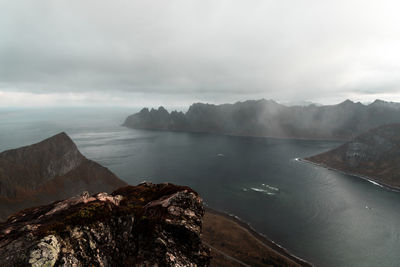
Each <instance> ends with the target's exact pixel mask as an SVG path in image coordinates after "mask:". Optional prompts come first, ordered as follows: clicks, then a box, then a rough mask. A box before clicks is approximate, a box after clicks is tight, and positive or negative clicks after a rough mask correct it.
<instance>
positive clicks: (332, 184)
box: [0, 108, 400, 266]
mask: <svg viewBox="0 0 400 267" xmlns="http://www.w3.org/2000/svg"><path fill="white" fill-rule="evenodd" d="M135 111H136V110H132V109H111V108H110V109H84V108H80V109H26V110H21V109H1V110H0V151H3V150H5V149H10V148H15V147H19V146H23V145H28V144H31V143H34V142H37V141H40V140H42V139H44V138H47V137H49V136H51V135H53V134H56V133H58V132H61V131H65V132H66V133H68V134H69V135H70V137H71V138H72V139H73V140H74V141H75V142H76V144H77V145H78V147H79V149H80V150H81V152H82V153H83V154H84V155H85V156H86V157H88V158H90V159H93V160H95V161H97V162H99V163H100V164H102V165H104V166H106V167H108V168H109V169H111V170H112V171H113V172H114V173H115V174H117V175H118V176H119V177H120V178H122V179H124V180H125V181H127V182H128V183H130V184H133V185H134V184H137V183H140V182H142V181H144V180H146V181H152V182H155V183H159V182H173V183H177V184H184V185H189V186H191V187H193V188H194V189H195V190H197V191H198V192H199V193H200V194H201V195H202V196H203V198H204V200H205V202H206V204H207V205H209V206H210V207H212V208H215V209H218V210H221V211H225V212H228V213H231V214H234V215H236V216H238V217H240V218H241V219H243V220H244V221H246V222H248V223H249V224H250V225H251V226H252V227H254V228H255V229H256V230H257V231H259V232H261V233H263V234H265V235H267V236H268V237H269V238H271V239H272V240H274V241H276V242H277V243H279V244H280V245H282V246H284V247H285V248H287V249H289V250H290V251H291V252H293V253H294V254H296V255H298V256H300V257H302V258H304V259H306V260H308V261H311V262H312V263H314V264H316V265H317V266H399V265H400V253H399V251H400V231H399V230H400V212H399V210H400V193H398V192H392V191H389V190H387V189H384V188H381V187H378V186H376V185H374V184H372V183H369V182H368V181H365V180H362V179H359V178H356V177H353V176H349V175H344V174H341V173H338V172H335V171H330V170H327V169H324V168H320V167H316V166H313V165H310V164H307V163H302V162H298V161H296V160H295V159H296V158H301V157H305V156H309V155H313V154H316V153H320V152H322V151H326V150H328V149H331V148H333V147H335V146H337V145H339V144H340V142H335V141H305V140H284V139H273V138H248V137H229V136H220V135H210V134H190V133H176V132H162V131H142V130H133V129H128V128H125V127H122V126H121V124H122V122H123V120H124V118H125V117H126V116H127V115H129V114H131V113H133V112H135Z"/></svg>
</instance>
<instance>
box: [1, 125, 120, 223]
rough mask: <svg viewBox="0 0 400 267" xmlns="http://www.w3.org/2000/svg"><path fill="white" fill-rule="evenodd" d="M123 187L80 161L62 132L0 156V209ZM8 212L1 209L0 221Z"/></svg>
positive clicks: (94, 165)
mask: <svg viewBox="0 0 400 267" xmlns="http://www.w3.org/2000/svg"><path fill="white" fill-rule="evenodd" d="M123 184H124V182H123V181H121V180H119V179H118V178H117V177H116V176H115V175H114V174H113V173H112V172H110V171H109V170H108V169H106V168H104V167H102V166H100V165H98V164H97V163H95V162H93V161H91V160H88V159H87V158H86V157H84V156H83V155H82V154H81V153H80V152H79V150H78V148H77V146H76V145H75V143H74V142H73V141H72V140H71V138H70V137H69V136H68V135H67V134H66V133H64V132H62V133H59V134H56V135H54V136H52V137H50V138H47V139H45V140H43V141H41V142H39V143H36V144H32V145H29V146H24V147H21V148H16V149H10V150H7V151H4V152H2V153H0V185H1V186H0V207H2V206H3V204H4V205H6V206H9V204H8V202H7V203H3V202H2V201H1V200H2V199H9V200H10V201H26V202H25V204H23V203H22V204H18V203H17V202H15V205H16V207H17V208H18V209H20V208H22V207H24V206H23V205H26V204H27V203H30V202H34V203H44V200H52V201H54V200H56V199H58V198H59V197H70V196H71V195H74V194H76V193H78V192H82V191H84V190H87V191H91V192H94V191H95V190H96V191H100V190H103V191H110V189H115V188H116V187H118V186H121V185H123ZM37 201H38V202H37ZM18 205H19V206H18ZM8 209H10V210H13V209H14V208H13V207H7V209H3V211H2V212H1V213H0V218H1V217H3V216H4V213H3V212H4V211H7V210H8ZM0 210H1V208H0Z"/></svg>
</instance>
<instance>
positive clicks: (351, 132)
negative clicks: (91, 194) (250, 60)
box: [124, 99, 400, 140]
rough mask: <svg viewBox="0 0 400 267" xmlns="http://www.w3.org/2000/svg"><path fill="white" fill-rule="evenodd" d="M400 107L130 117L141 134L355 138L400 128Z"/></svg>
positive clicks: (233, 109) (193, 109)
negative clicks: (145, 131)
mask: <svg viewBox="0 0 400 267" xmlns="http://www.w3.org/2000/svg"><path fill="white" fill-rule="evenodd" d="M399 105H400V104H398V103H391V102H384V101H382V100H377V101H375V102H374V103H372V104H370V105H363V104H361V103H359V102H358V103H354V102H352V101H350V100H346V101H344V102H343V103H340V104H337V105H328V106H317V105H309V106H292V107H287V106H284V105H281V104H278V103H276V102H275V101H272V100H265V99H262V100H256V101H253V100H250V101H244V102H237V103H235V104H223V105H211V104H202V103H195V104H193V105H191V106H190V108H189V110H188V111H187V112H186V113H183V112H177V111H173V112H171V113H168V111H167V110H165V109H164V108H163V107H160V108H159V109H157V110H156V109H151V110H149V109H147V108H144V109H142V110H141V111H140V112H138V113H136V114H133V115H131V116H129V117H127V118H126V120H125V122H124V125H125V126H127V127H131V128H137V129H155V130H172V131H189V132H207V133H219V134H229V135H244V136H269V137H285V138H311V139H347V140H349V139H351V138H353V137H354V136H356V135H358V134H360V133H362V132H363V131H366V130H369V129H371V128H374V127H377V126H380V125H383V124H388V123H400V108H396V107H398V106H399Z"/></svg>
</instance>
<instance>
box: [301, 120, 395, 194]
mask: <svg viewBox="0 0 400 267" xmlns="http://www.w3.org/2000/svg"><path fill="white" fill-rule="evenodd" d="M306 160H308V161H311V162H313V163H316V164H320V165H322V166H325V167H329V168H334V169H337V170H341V171H345V172H348V173H352V174H356V175H359V176H366V177H368V178H369V179H371V180H374V181H376V182H378V183H381V184H384V185H387V186H390V187H394V188H397V189H400V124H391V125H385V126H381V127H378V128H375V129H372V130H370V131H368V132H366V133H364V134H361V135H359V136H358V137H356V138H354V139H353V140H352V141H350V142H347V143H345V144H344V145H342V146H340V147H338V148H336V149H333V150H331V151H328V152H325V153H322V154H319V155H316V156H312V157H309V158H306Z"/></svg>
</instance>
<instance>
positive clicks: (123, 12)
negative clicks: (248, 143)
mask: <svg viewBox="0 0 400 267" xmlns="http://www.w3.org/2000/svg"><path fill="white" fill-rule="evenodd" d="M399 10H400V2H399V1H394V0H393V1H389V0H379V1H378V0H376V1H366V0H359V1H355V0H345V1H341V0H334V1H321V0H315V1H311V0H310V1H302V0H292V1H287V0H275V1H272V0H261V1H257V0H252V1H249V0H244V1H239V0H237V1H233V0H229V1H219V0H209V1H207V0H198V1H191V0H181V1H174V0H159V1H155V0H143V1H132V0H126V1H115V0H113V1H109V0H108V1H100V0H75V1H73V0H65V1H62V0H47V1H45V0H35V1H32V0H26V1H23V0H0V106H3V107H5V106H54V105H63V106H68V105H72V106H82V105H90V106H93V105H95V106H103V105H104V106H114V105H115V106H158V105H164V106H167V107H169V106H186V105H189V104H191V103H192V102H198V101H201V102H210V103H223V102H233V101H238V100H246V99H258V98H266V99H275V100H277V101H280V102H292V101H302V100H308V101H314V102H319V103H325V104H330V103H336V102H341V101H343V100H345V99H346V98H350V99H352V100H354V101H361V102H369V101H373V100H374V99H376V98H381V99H386V100H390V101H398V102H400V15H399Z"/></svg>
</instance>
